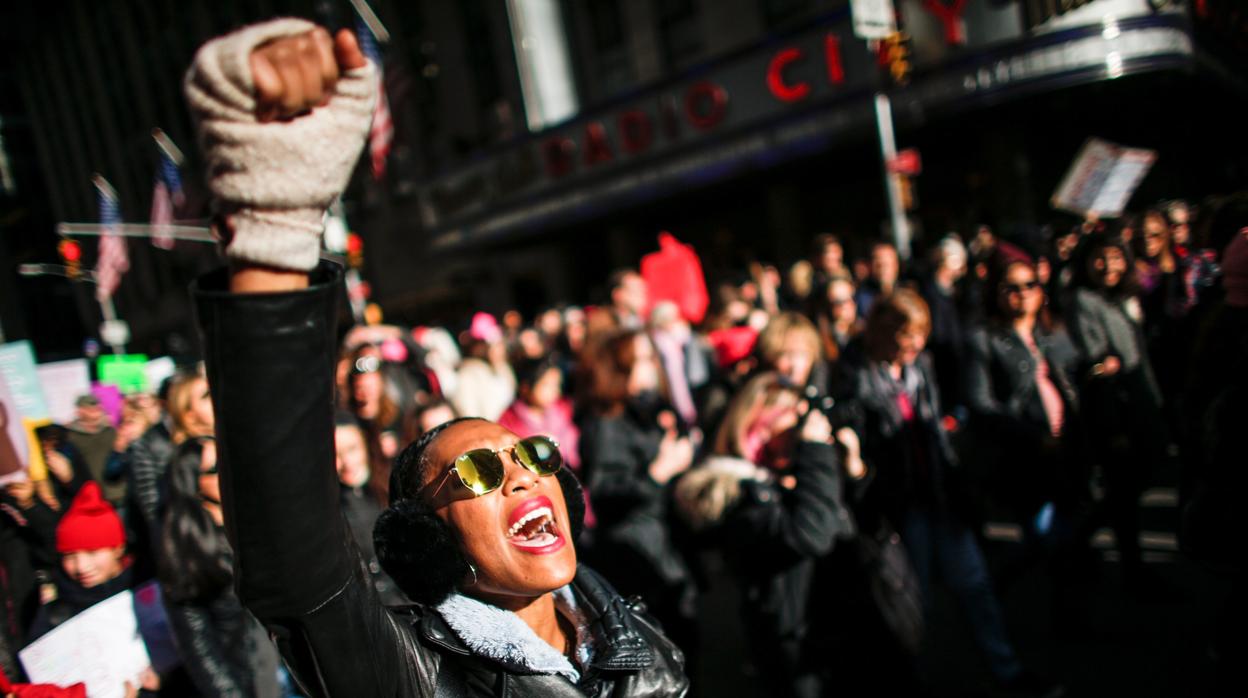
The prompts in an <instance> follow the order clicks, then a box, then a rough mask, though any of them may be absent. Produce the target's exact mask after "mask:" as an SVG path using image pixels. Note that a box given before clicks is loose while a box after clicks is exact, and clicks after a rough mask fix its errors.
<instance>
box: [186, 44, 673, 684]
mask: <svg viewBox="0 0 1248 698" xmlns="http://www.w3.org/2000/svg"><path fill="white" fill-rule="evenodd" d="M340 70H341V79H339V78H340ZM376 84H377V81H376V74H375V73H374V71H373V67H372V65H371V64H370V63H368V62H367V60H366V59H365V58H364V57H363V55H362V54H361V53H360V51H359V47H358V45H357V44H356V42H355V40H354V37H353V36H352V35H351V34H350V33H349V32H347V31H345V30H344V31H342V32H340V33H339V34H338V36H337V37H335V38H333V39H331V38H330V36H329V35H328V33H326V32H325V31H324V30H321V29H319V28H317V27H315V26H313V25H311V24H310V23H308V22H304V21H302V20H292V19H287V20H276V21H273V22H268V23H265V24H260V25H255V26H252V27H248V28H246V29H243V30H241V31H239V32H236V33H234V34H231V35H229V36H226V37H223V38H221V39H217V40H215V41H213V42H210V43H209V44H207V45H205V46H204V47H202V48H201V49H200V50H199V52H198V54H197V57H196V61H195V65H194V66H193V67H192V69H191V71H190V73H189V74H188V76H187V88H186V89H187V96H188V100H189V101H190V103H191V107H192V112H193V113H194V114H195V115H196V117H197V118H198V119H199V127H200V132H201V136H202V141H203V144H204V146H205V149H206V153H205V155H206V160H207V161H208V166H209V173H210V179H209V185H210V188H211V189H212V191H213V193H214V195H215V196H216V198H217V207H218V210H219V211H221V212H222V213H223V218H222V221H221V222H222V224H223V236H224V237H225V239H226V240H227V244H226V254H227V255H228V256H229V257H230V259H231V262H232V266H233V268H232V269H231V270H229V271H228V273H227V272H221V273H217V274H212V275H209V276H208V277H205V278H204V279H202V280H201V281H200V283H199V284H198V286H197V289H196V291H195V295H196V302H197V311H198V317H199V323H200V326H201V328H202V329H203V331H204V335H205V337H204V338H205V342H204V346H205V355H206V358H207V362H206V363H207V367H208V375H209V379H210V382H211V385H212V397H213V402H214V407H215V408H216V414H217V415H218V421H217V439H218V441H217V444H218V456H219V460H218V462H219V467H220V469H221V476H220V482H221V494H222V500H223V504H224V513H225V524H226V525H225V528H226V532H227V533H228V535H229V536H230V542H231V545H232V547H233V549H234V551H235V558H234V574H235V581H236V588H237V590H238V595H239V598H240V599H241V600H242V602H243V604H244V605H245V606H246V607H247V608H248V609H250V610H251V611H252V612H253V613H254V614H255V615H256V616H257V617H258V618H259V619H260V620H261V622H263V623H264V624H265V626H266V627H267V628H268V629H269V631H270V632H271V633H272V634H273V635H274V636H275V637H276V639H277V642H278V646H279V648H280V649H281V651H282V653H283V655H284V656H285V658H286V661H287V663H288V665H289V666H290V667H291V669H292V671H293V672H294V674H295V676H296V678H297V679H298V680H299V683H300V685H301V688H302V690H303V692H304V693H305V694H307V695H311V696H331V695H332V696H433V695H504V694H506V695H521V694H523V695H546V696H580V695H594V696H604V695H617V696H630V695H662V696H666V695H671V696H679V695H683V694H684V693H685V692H686V690H687V686H688V683H687V681H686V679H685V678H684V675H683V657H682V655H681V653H680V651H679V650H678V649H676V647H674V646H673V645H672V644H671V643H670V642H668V641H667V639H666V638H665V637H664V636H663V634H662V633H661V632H660V631H659V630H658V629H657V628H656V627H655V626H654V625H653V624H652V623H651V622H650V621H649V620H648V619H647V618H646V617H645V616H644V615H642V614H641V613H639V612H638V611H637V610H635V608H634V607H632V606H630V605H629V604H627V603H626V602H625V601H624V600H623V599H621V598H620V597H619V595H618V594H616V593H615V592H614V591H613V590H612V589H611V588H610V587H609V586H608V585H607V584H606V583H605V582H604V581H603V580H602V579H601V578H600V577H598V576H597V575H595V574H594V573H593V572H591V571H589V570H587V569H585V568H579V569H578V567H577V564H576V551H575V549H574V547H573V545H572V540H573V538H574V530H575V528H574V527H575V526H577V525H578V523H579V522H578V520H577V514H578V512H576V511H575V510H574V511H573V512H569V508H568V504H565V502H568V503H571V504H572V505H573V506H575V504H576V503H577V502H579V501H580V499H579V494H578V489H579V488H578V486H577V485H576V483H575V480H573V479H571V478H569V477H567V475H566V474H565V475H563V476H559V475H557V473H558V472H562V471H560V470H559V468H558V466H559V461H558V450H557V448H554V447H553V446H552V445H551V444H550V443H549V442H543V441H541V440H534V439H529V440H523V441H521V440H518V439H517V438H516V436H515V435H514V434H512V433H511V432H508V431H507V430H505V429H503V428H502V427H499V426H498V425H496V424H493V423H490V422H487V421H485V420H480V419H462V420H458V421H454V422H450V423H448V424H446V425H443V426H441V427H438V428H436V429H434V430H432V431H430V432H428V433H427V434H425V435H424V436H422V437H421V439H420V440H419V441H417V442H416V443H415V444H413V445H411V446H409V447H408V448H406V449H405V450H404V451H403V452H402V453H401V454H400V456H399V458H398V460H397V461H396V463H395V467H394V469H393V473H392V476H391V484H390V490H389V492H390V502H391V505H390V507H389V508H388V509H387V510H386V512H384V513H383V514H382V516H381V517H380V519H379V520H378V523H377V529H376V531H375V534H374V540H375V543H376V547H377V554H378V557H379V558H380V560H381V562H382V564H383V566H384V567H385V568H386V571H387V572H388V573H389V574H390V575H391V577H392V578H394V580H395V581H396V583H398V584H399V586H400V588H401V589H403V591H404V592H406V593H407V594H408V596H409V597H410V598H412V599H413V600H414V601H416V602H417V604H416V605H413V606H409V607H406V608H404V609H400V610H394V609H388V608H386V607H385V606H384V605H383V604H382V603H381V601H380V599H379V598H378V596H377V592H376V589H375V588H374V587H373V585H372V584H371V583H370V580H369V575H368V572H367V570H366V569H365V568H364V566H363V564H362V561H361V557H360V554H359V552H358V550H357V549H356V546H355V544H354V542H353V541H352V538H351V534H350V532H349V531H348V530H347V526H346V525H345V522H344V520H343V517H342V512H341V504H340V502H339V499H338V498H339V492H338V486H337V482H336V477H335V474H334V443H333V413H334V398H333V361H334V356H335V346H334V344H335V341H334V338H335V336H336V333H335V327H334V320H335V318H336V316H337V303H336V301H337V298H338V297H339V296H340V295H341V294H342V274H341V270H340V269H338V268H336V267H334V266H332V265H322V266H318V264H317V257H318V250H319V245H320V241H319V232H320V226H321V220H322V218H321V217H322V215H323V213H324V209H325V207H326V206H328V205H329V203H331V202H332V201H333V200H334V198H335V197H336V196H337V195H338V194H339V193H340V192H341V191H342V189H343V187H344V186H345V183H346V181H347V179H348V177H349V175H350V173H351V169H352V167H353V166H354V163H355V160H356V158H357V156H358V154H359V150H360V146H361V144H362V142H363V135H364V133H365V132H366V130H367V128H368V125H369V122H370V120H371V116H372V107H373V98H374V94H375V89H376ZM547 475H552V476H550V477H547ZM565 491H566V492H567V493H568V494H567V495H566V496H565Z"/></svg>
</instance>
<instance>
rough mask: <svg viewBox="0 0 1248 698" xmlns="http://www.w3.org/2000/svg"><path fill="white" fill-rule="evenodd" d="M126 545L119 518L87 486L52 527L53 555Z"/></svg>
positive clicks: (94, 488)
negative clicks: (55, 553) (54, 540)
mask: <svg viewBox="0 0 1248 698" xmlns="http://www.w3.org/2000/svg"><path fill="white" fill-rule="evenodd" d="M125 544H126V531H125V529H124V528H122V526H121V518H120V517H119V516H117V512H116V511H114V510H113V507H112V506H111V505H110V504H109V503H108V502H106V501H104V497H103V496H102V495H101V493H100V486H99V485H98V484H97V483H95V482H88V483H87V484H85V485H83V486H82V489H80V490H78V494H77V496H75V497H74V503H73V504H71V505H70V506H69V510H68V511H66V512H65V515H64V516H62V517H61V522H60V523H59V524H57V527H56V551H57V552H58V553H72V552H75V551H78V550H99V549H101V548H116V547H117V546H119V545H125Z"/></svg>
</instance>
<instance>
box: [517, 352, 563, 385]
mask: <svg viewBox="0 0 1248 698" xmlns="http://www.w3.org/2000/svg"><path fill="white" fill-rule="evenodd" d="M512 370H513V371H515V373H516V386H518V387H527V388H528V389H532V388H533V386H535V385H537V383H538V381H540V380H541V379H542V376H545V375H546V374H547V373H548V372H550V371H558V370H560V368H559V361H558V357H556V356H555V355H554V354H547V355H546V356H540V357H538V358H535V359H531V358H527V357H526V358H523V359H520V360H519V361H516V362H515V363H514V364H513V365H512Z"/></svg>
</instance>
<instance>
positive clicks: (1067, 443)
mask: <svg viewBox="0 0 1248 698" xmlns="http://www.w3.org/2000/svg"><path fill="white" fill-rule="evenodd" d="M1033 337H1034V340H1035V342H1036V346H1037V348H1038V349H1039V350H1040V354H1041V356H1042V358H1043V360H1044V361H1045V364H1046V365H1047V366H1048V374H1049V380H1051V381H1052V382H1053V385H1054V386H1055V387H1056V388H1057V390H1058V392H1059V393H1060V394H1061V398H1062V431H1061V434H1060V436H1059V437H1057V438H1055V437H1054V436H1053V435H1052V429H1051V427H1050V425H1049V420H1048V416H1047V414H1046V412H1045V409H1044V404H1043V402H1042V401H1041V397H1040V392H1039V388H1038V386H1037V383H1036V368H1037V363H1036V357H1035V355H1033V354H1032V353H1031V350H1030V349H1029V348H1028V347H1027V345H1026V344H1025V343H1024V342H1023V339H1022V338H1021V337H1020V336H1019V335H1018V333H1017V332H1015V331H1014V329H1013V328H1012V327H1005V326H999V325H994V326H990V327H988V328H976V329H975V330H973V331H972V332H971V334H970V341H969V346H970V362H969V364H968V366H967V398H968V402H969V403H970V407H971V419H970V422H969V424H968V425H967V429H966V433H965V435H964V441H963V444H964V446H965V448H964V449H963V454H964V459H963V460H964V463H965V466H966V467H967V468H970V469H974V470H975V471H976V472H977V473H978V476H979V478H980V480H981V481H982V482H984V483H985V484H986V485H987V486H988V487H990V488H991V490H992V491H993V493H994V494H995V495H996V496H997V497H998V498H999V500H1000V501H1001V502H1002V503H1004V504H1005V505H1006V506H1007V507H1009V508H1010V509H1012V510H1014V511H1013V513H1014V514H1021V515H1029V514H1030V513H1032V512H1034V510H1035V508H1036V507H1037V506H1038V505H1040V504H1041V503H1043V502H1046V501H1055V500H1056V501H1058V502H1061V503H1065V504H1073V503H1075V502H1077V501H1078V500H1081V499H1083V498H1084V495H1085V494H1086V492H1085V489H1086V480H1087V472H1086V468H1085V466H1086V459H1085V458H1083V457H1082V456H1083V454H1084V452H1085V450H1086V449H1085V444H1084V441H1083V439H1084V438H1085V433H1084V431H1083V429H1082V428H1081V421H1080V418H1079V412H1078V410H1079V400H1078V395H1077V393H1076V392H1075V387H1074V384H1073V381H1072V380H1071V377H1070V370H1071V369H1072V368H1073V367H1074V364H1075V363H1076V361H1077V355H1076V352H1075V349H1074V346H1073V344H1071V342H1070V339H1069V337H1067V336H1066V335H1065V334H1064V333H1061V332H1057V333H1041V332H1037V333H1035V334H1034V335H1033Z"/></svg>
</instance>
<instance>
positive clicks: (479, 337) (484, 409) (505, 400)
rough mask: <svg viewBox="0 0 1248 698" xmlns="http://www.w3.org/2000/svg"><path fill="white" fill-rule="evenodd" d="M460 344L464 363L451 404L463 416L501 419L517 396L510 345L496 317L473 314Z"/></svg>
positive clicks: (460, 369) (457, 375) (457, 377)
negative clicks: (509, 350)
mask: <svg viewBox="0 0 1248 698" xmlns="http://www.w3.org/2000/svg"><path fill="white" fill-rule="evenodd" d="M460 345H461V347H462V348H463V351H464V360H463V362H462V363H460V365H459V371H458V373H457V374H456V387H455V393H454V394H453V395H451V398H450V400H451V404H453V405H455V411H456V412H457V413H458V414H460V415H462V416H464V417H481V418H483V419H489V420H495V419H498V418H499V417H500V416H501V415H502V414H503V411H505V410H506V409H507V406H508V405H510V404H511V401H512V400H514V399H515V397H516V376H515V374H514V373H512V370H511V366H510V365H509V364H508V363H507V344H506V343H505V342H504V341H503V333H502V330H501V329H499V326H498V322H497V321H496V320H495V319H494V316H492V315H490V314H489V313H477V314H475V315H473V316H472V325H471V327H470V328H469V329H468V331H467V332H466V333H465V334H464V335H463V336H462V337H461V341H460Z"/></svg>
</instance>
